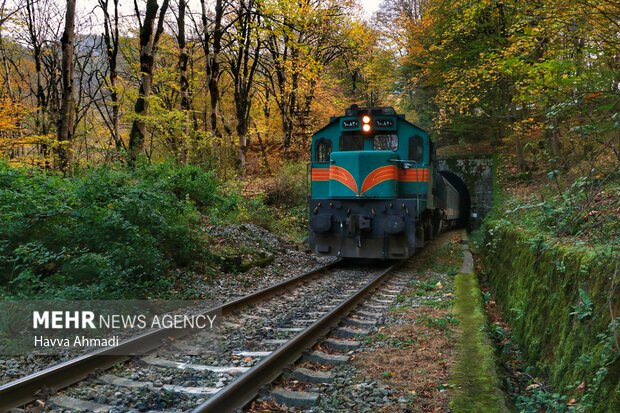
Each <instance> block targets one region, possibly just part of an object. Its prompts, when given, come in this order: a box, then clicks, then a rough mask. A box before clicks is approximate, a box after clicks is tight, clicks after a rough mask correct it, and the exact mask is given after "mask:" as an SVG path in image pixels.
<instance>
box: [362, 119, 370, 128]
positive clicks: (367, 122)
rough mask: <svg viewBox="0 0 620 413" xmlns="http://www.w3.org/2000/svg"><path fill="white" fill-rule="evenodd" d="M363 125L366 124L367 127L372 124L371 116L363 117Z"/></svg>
mask: <svg viewBox="0 0 620 413" xmlns="http://www.w3.org/2000/svg"><path fill="white" fill-rule="evenodd" d="M362 123H364V124H365V125H366V124H369V123H370V116H368V115H364V116H363V117H362ZM365 125H364V126H365ZM369 126H370V125H369ZM368 130H370V129H368Z"/></svg>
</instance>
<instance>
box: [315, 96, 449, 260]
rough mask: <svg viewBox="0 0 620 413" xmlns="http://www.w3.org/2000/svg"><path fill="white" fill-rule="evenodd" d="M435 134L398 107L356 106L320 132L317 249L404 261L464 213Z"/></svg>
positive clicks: (325, 252)
mask: <svg viewBox="0 0 620 413" xmlns="http://www.w3.org/2000/svg"><path fill="white" fill-rule="evenodd" d="M435 163H436V162H435V147H434V145H433V142H432V141H431V139H430V137H429V135H428V133H427V132H425V131H424V130H422V129H420V128H418V127H417V126H415V125H414V124H413V123H411V122H408V121H407V120H406V119H405V117H404V116H403V115H399V114H397V113H396V112H395V111H394V109H393V108H391V107H379V108H360V107H358V106H356V105H353V106H351V107H350V108H348V109H347V110H346V111H345V115H344V116H335V117H332V118H331V120H330V122H329V124H328V125H327V126H325V127H324V128H322V129H321V130H319V131H318V132H316V133H315V134H314V135H313V137H312V150H311V163H310V166H311V181H312V184H311V195H310V200H309V202H310V205H309V206H310V208H309V215H310V216H309V222H310V245H311V248H312V250H313V252H314V253H316V254H319V255H330V256H338V257H352V258H378V259H398V258H405V257H409V256H411V255H412V254H413V253H414V252H415V250H416V248H421V247H423V246H424V244H425V242H426V241H428V240H430V239H432V238H433V237H434V236H436V235H437V234H438V233H439V232H440V231H441V230H442V228H444V227H445V226H446V225H448V226H451V225H454V223H455V222H456V220H457V219H458V218H459V216H460V214H459V196H460V195H459V192H458V191H457V190H456V189H455V188H454V187H453V186H452V185H451V184H450V183H449V182H448V181H447V180H446V179H444V178H443V177H442V176H441V175H440V174H439V172H438V171H437V169H436V167H435Z"/></svg>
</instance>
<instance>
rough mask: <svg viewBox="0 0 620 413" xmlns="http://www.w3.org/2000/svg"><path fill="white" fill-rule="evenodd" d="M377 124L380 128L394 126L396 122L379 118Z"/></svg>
mask: <svg viewBox="0 0 620 413" xmlns="http://www.w3.org/2000/svg"><path fill="white" fill-rule="evenodd" d="M375 125H376V126H377V127H379V128H391V127H392V126H394V122H393V121H391V120H390V119H377V120H376V121H375Z"/></svg>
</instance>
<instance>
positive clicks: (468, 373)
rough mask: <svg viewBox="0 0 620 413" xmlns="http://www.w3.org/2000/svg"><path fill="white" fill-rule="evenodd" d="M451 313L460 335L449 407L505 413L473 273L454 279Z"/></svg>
mask: <svg viewBox="0 0 620 413" xmlns="http://www.w3.org/2000/svg"><path fill="white" fill-rule="evenodd" d="M455 287H456V296H457V299H456V303H455V306H454V312H455V314H456V318H457V319H458V320H459V324H460V327H461V328H460V330H461V335H460V337H459V340H458V347H457V351H458V353H459V360H458V363H457V365H456V368H455V371H454V374H453V377H452V382H453V384H454V386H455V393H454V398H453V399H452V401H451V403H450V408H451V410H452V412H454V413H469V412H471V413H479V412H485V413H496V412H497V413H500V412H508V409H507V408H506V406H505V402H504V397H503V394H502V392H501V390H500V389H499V384H500V380H499V377H498V374H497V371H496V365H495V354H494V352H493V347H492V345H491V343H490V342H489V341H488V339H487V337H486V336H485V334H484V332H483V331H484V329H483V326H484V324H485V317H484V313H483V310H482V302H481V294H480V288H479V286H478V281H477V279H476V276H475V274H473V273H470V274H462V273H461V274H458V275H457V276H456V280H455Z"/></svg>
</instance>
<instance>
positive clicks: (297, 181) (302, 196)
mask: <svg viewBox="0 0 620 413" xmlns="http://www.w3.org/2000/svg"><path fill="white" fill-rule="evenodd" d="M307 191H308V175H307V169H306V165H305V164H303V163H301V162H296V163H294V162H288V163H285V164H284V165H283V166H282V168H280V170H279V171H278V173H277V174H276V176H275V179H274V180H273V182H272V184H271V185H270V186H269V188H267V192H266V198H265V202H266V203H267V204H268V205H277V206H285V207H298V206H302V205H305V204H306V202H307V196H308V192H307Z"/></svg>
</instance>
